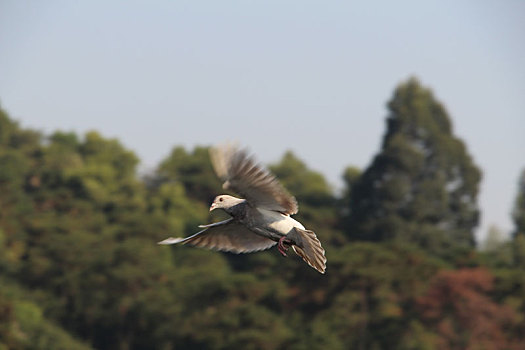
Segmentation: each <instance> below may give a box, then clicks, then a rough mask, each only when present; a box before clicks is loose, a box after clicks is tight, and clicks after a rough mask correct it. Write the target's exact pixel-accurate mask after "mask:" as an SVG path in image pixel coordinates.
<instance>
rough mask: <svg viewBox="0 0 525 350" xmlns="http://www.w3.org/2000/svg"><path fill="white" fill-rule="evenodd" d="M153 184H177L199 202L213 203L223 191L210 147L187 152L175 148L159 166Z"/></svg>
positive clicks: (180, 148)
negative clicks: (213, 164) (212, 160)
mask: <svg viewBox="0 0 525 350" xmlns="http://www.w3.org/2000/svg"><path fill="white" fill-rule="evenodd" d="M156 175H157V176H156V177H154V179H153V181H152V183H153V184H155V183H159V182H160V183H165V182H167V181H171V182H177V183H180V184H182V185H183V186H184V188H185V189H186V193H187V195H188V196H189V197H190V198H192V199H196V200H198V201H202V202H205V203H207V204H209V203H211V201H212V200H213V198H215V196H216V195H217V193H218V191H220V190H221V183H220V181H219V180H218V179H217V176H216V175H215V172H214V171H213V168H212V165H211V162H210V156H209V153H208V147H195V148H194V149H193V151H192V152H187V151H186V150H185V149H184V147H180V146H179V147H175V148H174V149H173V150H172V151H171V153H170V155H169V156H168V157H167V158H166V159H165V160H163V161H162V162H161V164H160V165H159V167H158V169H157V172H156Z"/></svg>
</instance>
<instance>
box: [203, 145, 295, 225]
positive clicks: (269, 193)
mask: <svg viewBox="0 0 525 350" xmlns="http://www.w3.org/2000/svg"><path fill="white" fill-rule="evenodd" d="M210 156H211V160H212V164H213V168H214V169H215V172H216V173H217V176H219V178H220V179H221V180H222V181H224V184H223V187H224V188H225V189H231V190H232V191H235V192H237V193H238V194H240V195H241V196H242V197H244V198H246V200H247V201H248V203H249V204H250V205H252V206H254V207H260V208H264V209H268V210H274V211H279V212H282V213H285V214H289V215H292V214H295V213H297V210H298V207H297V201H296V200H295V198H294V197H293V196H292V195H290V194H289V193H288V191H286V189H285V188H284V187H283V186H282V185H281V184H280V183H279V181H277V179H276V178H275V176H273V175H272V174H271V173H270V172H269V171H267V170H266V169H264V168H262V167H260V166H259V165H258V164H257V163H256V162H255V161H254V160H253V159H252V158H251V157H249V156H248V155H247V154H246V151H244V150H239V149H237V148H236V147H234V146H232V145H224V146H221V147H217V148H211V149H210Z"/></svg>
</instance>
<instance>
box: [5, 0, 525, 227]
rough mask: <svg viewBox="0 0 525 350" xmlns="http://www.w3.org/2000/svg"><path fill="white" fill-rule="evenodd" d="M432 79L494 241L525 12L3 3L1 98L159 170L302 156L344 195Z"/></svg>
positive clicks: (295, 4) (518, 145)
mask: <svg viewBox="0 0 525 350" xmlns="http://www.w3.org/2000/svg"><path fill="white" fill-rule="evenodd" d="M411 75H415V76H417V77H418V78H419V79H420V80H421V81H422V83H423V84H424V85H426V86H429V87H431V88H432V89H433V91H434V93H435V95H436V96H437V98H438V99H439V100H441V101H442V102H443V103H444V104H445V106H446V107H447V109H448V111H449V113H450V115H451V117H452V119H453V122H454V126H455V132H456V134H457V135H458V136H459V137H461V138H462V139H464V140H465V142H466V143H467V145H468V149H469V151H470V153H471V154H472V155H473V157H474V159H475V162H476V163H477V164H478V165H479V166H480V167H481V168H482V169H483V171H484V179H483V183H482V185H481V194H480V206H481V208H482V210H483V213H482V227H481V229H480V230H479V232H478V235H480V236H483V235H484V233H485V231H486V228H487V226H488V225H489V224H496V225H498V226H499V227H501V228H502V229H504V230H506V231H508V230H510V229H511V227H512V225H511V221H510V216H509V215H510V211H511V208H512V205H513V201H514V196H515V194H516V188H517V185H516V183H517V179H518V175H519V172H520V169H522V168H523V167H525V154H524V153H525V137H524V136H525V1H370V2H364V1H360V2H351V1H195V0H193V1H83V2H80V1H6V0H2V1H0V102H1V104H2V106H3V108H5V109H6V110H7V111H8V112H9V113H10V115H11V116H12V117H14V118H15V119H17V120H19V121H20V122H21V124H22V125H23V126H25V127H32V128H36V129H40V130H43V131H45V132H52V131H53V130H56V129H61V130H66V131H69V130H74V131H77V132H81V133H83V132H85V131H86V130H90V129H96V130H98V131H100V132H101V133H102V134H103V135H105V136H108V137H117V138H119V139H120V140H121V141H122V142H123V144H124V145H125V146H126V147H128V148H130V149H132V150H134V151H135V152H136V153H137V154H138V156H139V157H140V158H141V159H142V162H143V163H142V167H143V169H151V168H153V167H154V166H155V165H156V164H157V163H158V162H159V161H160V160H161V159H163V158H164V157H166V156H167V154H168V153H169V151H170V150H171V148H172V147H173V146H175V145H184V146H188V147H193V146H194V145H209V144H214V143H218V142H221V141H224V140H228V139H230V140H238V141H239V142H240V143H241V144H244V145H247V146H249V147H250V149H251V150H252V151H254V152H255V153H256V154H257V155H258V157H259V159H261V160H262V161H263V162H266V163H267V162H273V161H277V160H278V159H279V158H280V157H281V156H282V154H283V153H284V152H285V150H287V149H292V150H293V151H294V152H295V153H296V154H297V155H298V156H299V157H300V158H302V159H304V160H305V161H306V162H307V164H308V165H309V166H310V167H311V168H314V169H316V170H319V171H321V172H322V173H323V174H324V175H325V176H326V177H327V178H328V180H329V181H330V182H331V183H332V184H333V185H334V187H335V188H339V187H340V186H341V181H340V175H341V173H342V171H343V169H344V167H346V166H347V165H357V166H359V167H362V168H364V167H365V166H367V165H368V164H369V162H370V161H371V159H372V157H373V155H374V154H375V153H376V152H377V151H378V150H379V145H380V141H381V137H382V135H383V133H384V130H385V123H384V118H385V115H386V109H385V103H386V101H387V100H388V99H389V98H390V96H391V94H392V91H393V89H394V88H395V86H396V85H397V84H398V83H399V82H400V81H403V80H405V79H407V78H408V77H409V76H411Z"/></svg>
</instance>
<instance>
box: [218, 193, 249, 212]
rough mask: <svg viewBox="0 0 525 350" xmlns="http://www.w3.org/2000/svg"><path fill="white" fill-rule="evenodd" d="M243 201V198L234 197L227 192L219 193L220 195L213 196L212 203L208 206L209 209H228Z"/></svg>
mask: <svg viewBox="0 0 525 350" xmlns="http://www.w3.org/2000/svg"><path fill="white" fill-rule="evenodd" d="M242 202H244V199H240V198H235V197H233V196H229V195H227V194H221V195H220V196H217V197H215V199H214V200H213V203H212V204H211V206H210V211H212V210H215V209H224V210H226V211H228V209H230V208H231V207H233V206H236V205H237V204H239V203H242Z"/></svg>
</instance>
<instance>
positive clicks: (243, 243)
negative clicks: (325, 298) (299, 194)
mask: <svg viewBox="0 0 525 350" xmlns="http://www.w3.org/2000/svg"><path fill="white" fill-rule="evenodd" d="M210 158H211V161H212V164H213V168H214V169H215V172H216V173H217V176H218V177H219V178H220V179H221V180H222V181H223V182H224V183H223V188H224V189H228V190H232V191H234V192H236V193H238V194H239V195H241V196H242V197H244V198H236V197H233V196H230V195H227V194H221V195H219V196H217V197H215V199H214V200H213V203H212V204H211V206H210V211H212V210H215V209H222V210H224V211H225V212H226V213H228V214H229V215H230V216H231V217H230V218H229V219H227V220H224V221H221V222H216V223H213V224H209V225H200V226H199V227H200V228H203V230H202V231H200V232H197V233H195V234H194V235H192V236H189V237H186V238H173V237H170V238H167V239H165V240H163V241H161V242H159V244H176V243H181V244H189V245H192V246H195V247H201V248H208V249H214V250H219V251H228V252H232V253H237V254H238V253H251V252H256V251H260V250H265V249H269V248H271V247H273V246H274V245H276V244H277V248H278V250H279V252H280V253H281V254H282V255H283V256H287V255H286V252H287V251H288V249H289V248H290V247H292V249H293V250H294V251H295V253H297V255H299V256H300V257H301V258H303V260H304V261H305V262H306V263H308V265H310V266H311V267H313V268H314V269H316V270H317V271H319V272H320V273H324V272H325V269H326V257H325V255H324V253H325V251H324V249H323V247H322V246H321V242H319V239H317V236H316V235H315V233H314V232H313V231H310V230H307V229H305V228H304V226H303V225H302V224H301V223H300V222H298V221H296V220H294V219H293V218H292V217H291V216H290V215H293V214H296V213H297V211H298V206H297V201H296V199H295V198H294V197H293V196H292V195H290V194H289V193H288V192H287V191H286V190H285V189H284V187H283V186H282V185H281V184H280V183H279V182H278V181H277V179H276V178H275V176H274V175H272V174H271V173H270V172H269V171H268V170H266V169H265V168H263V167H261V166H259V165H258V164H257V163H256V162H255V161H254V160H253V158H252V157H250V156H249V155H248V154H247V152H246V151H245V150H241V149H238V148H237V147H235V146H232V145H223V146H220V147H216V148H211V149H210Z"/></svg>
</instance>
